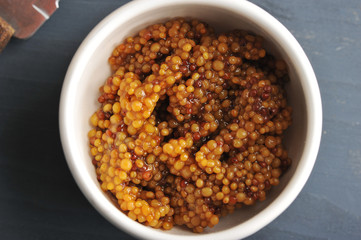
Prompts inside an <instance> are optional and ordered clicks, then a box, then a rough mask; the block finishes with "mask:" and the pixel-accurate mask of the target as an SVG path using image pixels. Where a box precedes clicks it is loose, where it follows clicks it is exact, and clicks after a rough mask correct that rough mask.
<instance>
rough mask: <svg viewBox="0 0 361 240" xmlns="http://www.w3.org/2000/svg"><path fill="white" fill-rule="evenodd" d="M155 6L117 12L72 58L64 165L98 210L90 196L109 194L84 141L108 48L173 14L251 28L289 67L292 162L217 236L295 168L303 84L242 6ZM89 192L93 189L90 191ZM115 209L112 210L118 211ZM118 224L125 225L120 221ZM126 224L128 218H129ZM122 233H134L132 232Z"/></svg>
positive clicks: (224, 222)
mask: <svg viewBox="0 0 361 240" xmlns="http://www.w3.org/2000/svg"><path fill="white" fill-rule="evenodd" d="M170 2H171V1H170ZM220 2H221V1H220ZM240 2H243V1H240ZM144 4H145V5H147V3H146V2H144ZM239 4H240V5H242V4H249V3H239ZM156 5H157V4H153V7H152V6H147V8H146V7H144V6H143V7H138V9H136V10H134V9H133V10H134V11H135V12H134V11H133V12H129V10H128V9H126V8H123V9H119V10H117V11H116V12H114V13H113V14H112V15H110V16H109V17H108V18H107V19H105V20H104V21H103V22H102V23H101V24H100V26H98V27H97V28H95V29H94V31H93V32H92V33H91V34H90V35H89V36H88V37H87V39H86V40H85V42H84V43H83V45H82V46H81V47H80V49H79V50H78V52H77V54H76V56H75V57H74V60H73V62H72V64H71V67H70V68H69V71H68V75H69V76H67V77H68V78H70V79H69V81H68V82H69V83H68V86H67V93H66V94H67V96H66V98H67V100H66V101H67V103H66V104H64V105H65V107H66V111H64V114H65V115H66V118H67V122H66V123H65V126H66V129H67V130H66V131H67V132H68V136H67V140H69V141H71V142H70V143H69V144H71V145H72V146H71V147H70V148H69V149H68V153H66V155H67V159H68V163H69V165H71V166H70V167H71V169H72V172H73V174H74V176H75V178H76V180H77V182H78V184H79V185H80V188H81V189H82V191H83V192H84V194H85V195H86V196H87V197H88V199H89V200H90V202H91V203H93V205H95V206H96V207H97V206H98V207H97V208H98V210H99V204H100V202H101V201H103V200H99V199H97V198H96V197H94V194H95V195H98V196H100V195H102V196H103V197H104V198H107V199H108V196H106V194H104V193H103V192H102V191H101V189H100V187H99V183H98V181H97V179H96V174H95V170H94V167H93V165H92V163H91V157H90V154H89V147H88V138H87V133H88V131H89V130H90V123H89V118H90V116H91V115H92V114H93V113H94V112H95V111H96V110H97V108H98V107H99V104H98V102H97V98H98V97H99V87H100V86H101V85H102V84H103V83H104V81H105V80H106V79H107V77H108V76H110V74H111V72H110V67H109V65H108V62H107V60H108V57H109V56H110V54H111V52H112V50H113V49H114V48H115V47H116V46H117V45H118V44H119V43H121V42H122V41H123V39H124V38H125V37H127V36H132V35H134V34H135V33H136V32H137V31H138V30H140V29H142V28H143V27H145V26H147V25H150V24H153V23H157V22H163V21H164V20H166V19H169V18H173V17H177V16H182V17H193V18H198V19H200V20H203V21H205V22H207V23H209V24H210V25H211V26H213V27H215V29H216V31H219V32H224V31H227V30H231V29H237V28H238V29H246V30H250V31H252V32H254V33H256V34H258V35H261V36H263V37H264V38H265V39H266V46H267V49H268V50H269V51H270V52H272V53H273V54H275V55H276V56H278V57H282V58H283V59H285V60H286V62H287V65H288V68H289V72H290V76H291V81H290V82H289V84H288V86H287V91H288V100H289V104H290V105H291V106H292V107H293V125H292V126H291V127H290V128H289V129H288V130H287V133H286V137H285V140H284V143H285V144H286V147H287V149H288V151H289V155H290V157H291V158H292V160H293V163H292V166H291V168H290V169H289V171H288V172H287V173H286V174H285V175H284V176H282V178H281V183H280V185H279V186H277V187H273V188H272V190H271V191H270V192H269V193H268V197H267V199H266V200H265V201H263V202H258V203H257V204H256V205H254V206H251V207H244V208H241V209H239V210H237V211H236V212H235V213H233V214H230V215H228V216H226V217H223V218H221V221H220V223H219V224H218V225H216V226H215V227H214V228H212V229H207V230H206V231H205V233H215V232H220V231H222V230H226V229H230V228H232V227H235V226H236V225H239V224H240V223H244V222H246V221H249V220H250V219H252V218H253V217H254V216H255V215H256V214H257V213H259V212H261V211H262V210H264V209H266V208H267V207H269V206H270V205H271V203H272V202H274V201H275V200H277V198H278V197H279V195H280V193H281V192H282V191H283V190H284V189H285V188H286V186H287V184H288V183H289V181H290V179H291V178H292V176H293V174H294V172H295V171H296V169H297V168H298V166H299V163H300V159H301V158H302V154H303V151H304V148H305V142H306V137H307V135H306V132H307V131H306V129H307V127H308V126H307V114H308V112H307V111H306V101H305V95H304V91H303V88H304V86H303V85H302V83H301V82H302V81H303V80H302V79H300V77H299V74H298V71H299V70H298V69H297V66H296V65H295V63H294V62H293V61H292V55H290V53H289V51H288V49H287V48H286V49H285V48H282V47H281V46H280V43H279V40H278V39H277V37H276V36H275V34H272V32H270V31H271V30H269V29H265V28H264V26H262V25H260V24H259V23H255V22H254V19H255V18H257V14H260V13H256V12H254V11H248V12H247V11H246V10H247V8H248V5H244V6H245V7H244V9H245V10H243V12H242V14H240V11H241V10H240V9H239V8H232V7H226V8H221V7H219V6H211V5H207V4H202V5H201V4H197V3H196V1H195V2H194V3H192V4H191V3H189V2H188V4H183V3H182V1H179V2H178V1H174V3H173V4H168V5H167V4H163V6H162V7H159V6H158V7H157V6H156ZM137 11H138V12H137ZM63 140H64V139H63ZM69 152H71V153H69ZM80 175H81V176H80ZM80 179H82V180H80ZM85 182H86V183H85ZM85 185H87V186H85ZM89 191H92V193H90V192H89ZM108 200H109V199H108ZM101 204H105V205H107V206H106V210H105V212H104V208H103V209H102V210H100V211H101V212H102V214H103V215H104V216H105V217H106V218H108V219H109V220H111V221H112V222H113V223H114V224H115V225H117V226H118V227H122V228H123V229H124V221H127V220H126V218H123V217H120V215H123V214H122V213H121V212H119V211H118V210H117V209H116V207H115V206H113V205H112V204H111V201H110V200H109V201H108V202H104V203H101ZM113 211H116V213H114V212H113ZM271 220H273V219H269V220H267V221H268V222H269V221H271ZM117 221H118V222H117ZM122 221H123V223H121V222H122ZM129 221H132V220H130V219H129ZM268 222H267V223H268ZM132 224H137V223H132ZM138 225H139V227H140V229H142V228H143V226H141V225H140V224H138ZM134 226H135V225H134ZM125 230H127V231H130V232H133V230H132V229H131V228H130V229H125ZM255 230H258V229H255ZM154 231H158V230H154ZM159 232H161V231H159ZM133 233H134V232H133ZM139 234H141V233H139ZM167 234H176V235H193V233H191V232H190V231H189V230H188V229H184V228H180V227H175V228H173V229H172V230H171V231H168V232H167ZM198 236H199V235H198Z"/></svg>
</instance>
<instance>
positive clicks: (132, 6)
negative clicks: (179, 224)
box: [59, 0, 322, 240]
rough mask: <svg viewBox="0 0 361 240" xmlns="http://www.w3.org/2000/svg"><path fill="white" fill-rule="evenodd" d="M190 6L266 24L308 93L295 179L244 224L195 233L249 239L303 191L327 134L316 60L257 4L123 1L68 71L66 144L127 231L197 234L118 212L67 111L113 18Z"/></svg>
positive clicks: (105, 211) (83, 179)
mask: <svg viewBox="0 0 361 240" xmlns="http://www.w3.org/2000/svg"><path fill="white" fill-rule="evenodd" d="M189 4H194V5H199V4H205V5H208V6H212V7H219V8H222V9H225V10H227V11H232V12H237V13H238V14H242V15H243V16H245V17H246V18H248V19H249V20H251V21H253V22H254V23H255V24H257V25H258V26H261V27H262V29H264V30H265V31H266V32H267V33H269V34H270V35H271V36H273V37H275V39H276V40H277V42H278V43H280V45H282V47H283V48H284V49H285V51H286V52H287V54H288V55H292V60H293V63H294V64H297V66H298V67H299V68H298V69H299V70H297V74H298V75H299V76H300V79H304V81H301V85H302V87H303V90H304V93H305V101H306V109H307V126H308V127H307V133H306V139H307V142H306V143H305V147H304V152H303V154H302V157H301V159H300V163H299V165H298V167H297V169H296V170H295V173H294V176H293V177H292V178H291V179H290V181H289V182H288V184H287V186H286V187H285V188H284V190H283V191H282V192H281V193H280V195H279V196H277V197H276V199H275V200H274V201H273V202H272V203H270V204H269V206H267V207H266V208H265V209H264V210H262V211H261V212H260V213H258V214H257V215H255V216H253V217H251V218H250V219H248V220H246V221H245V222H243V223H242V224H241V225H242V226H240V225H237V226H234V227H232V228H229V229H226V230H222V231H219V232H215V233H206V234H198V235H196V238H197V239H209V238H211V239H224V237H225V236H228V237H232V238H235V239H236V238H237V239H239V238H244V237H247V236H249V235H251V234H253V233H255V232H257V231H258V230H260V229H261V228H263V227H264V226H266V225H267V224H269V223H270V222H271V221H273V220H274V219H275V218H277V217H278V216H279V215H280V214H281V213H282V212H283V211H285V210H286V208H288V206H289V205H290V204H291V203H292V202H293V201H294V200H295V198H296V197H297V196H298V194H299V193H300V192H301V190H302V188H303V187H304V185H305V183H306V181H307V179H308V178H309V176H310V174H311V171H312V169H313V166H314V164H315V161H316V158H317V154H318V150H319V145H320V141H321V133H322V104H321V96H320V91H319V87H318V83H317V79H316V76H315V74H314V71H313V68H312V66H311V63H310V62H309V60H308V58H307V56H306V54H305V52H304V51H303V49H302V47H301V46H300V44H299V43H298V42H297V40H296V39H295V38H294V36H293V35H292V34H291V33H290V32H289V31H288V30H287V29H286V28H285V27H284V26H283V25H282V24H281V23H280V22H279V21H278V20H276V19H275V18H274V17H273V16H271V15H270V14H269V13H267V12H266V11H265V10H263V9H262V8H260V7H258V6H257V5H255V4H253V3H251V2H248V1H234V0H223V1H219V0H172V1H169V0H157V1H147V0H137V1H132V2H129V3H127V4H124V5H123V6H121V7H119V8H118V9H116V10H115V11H113V12H112V13H110V14H109V15H108V16H106V17H105V18H104V19H103V20H102V21H101V22H99V23H98V24H97V25H96V26H95V27H94V28H93V30H91V32H90V33H89V34H88V36H87V37H86V38H85V39H84V41H83V42H82V43H81V45H80V47H79V48H78V50H77V51H76V53H75V55H74V57H73V59H72V61H71V63H70V65H69V68H68V70H67V73H66V76H65V79H64V83H63V86H62V90H61V97H60V105H59V129H60V137H61V143H62V147H63V150H64V154H65V158H66V161H67V164H68V167H69V169H70V171H71V173H72V175H73V177H74V179H75V181H76V183H77V185H78V186H79V188H80V190H81V191H82V192H83V194H84V195H85V196H86V198H87V199H88V201H89V202H90V203H91V204H92V205H93V207H94V208H96V209H97V210H98V212H99V213H101V214H102V215H103V216H104V217H105V218H106V219H107V220H108V221H110V222H111V223H112V224H114V225H115V226H117V227H118V228H121V229H122V230H124V231H126V232H127V233H129V234H131V235H133V236H137V237H140V238H154V237H153V236H156V238H157V239H169V238H173V239H175V240H176V239H192V238H194V236H195V235H175V234H171V233H169V232H166V231H156V230H154V229H153V228H150V227H146V226H144V225H142V224H139V223H137V222H135V221H133V220H131V219H129V218H128V217H127V216H126V215H125V214H122V213H120V211H119V214H118V213H114V211H113V210H114V208H115V207H114V206H113V205H112V204H111V203H110V202H109V201H108V200H107V199H106V198H105V197H104V195H102V194H100V192H99V190H100V188H99V186H98V187H96V186H94V185H92V184H89V180H90V179H91V177H90V175H89V174H87V173H85V172H84V169H83V168H82V166H81V164H80V163H79V162H77V161H76V156H74V152H73V151H74V150H73V149H74V146H76V145H77V144H76V143H74V140H73V139H72V132H71V131H72V130H73V129H71V127H69V124H71V116H69V115H68V114H67V109H70V108H71V106H72V103H73V102H72V98H73V97H74V94H75V89H72V85H74V83H75V82H76V81H77V79H80V78H79V77H80V75H81V74H80V72H82V71H78V69H83V68H84V67H85V63H84V62H83V61H80V60H81V59H88V57H89V56H90V55H91V51H92V50H91V47H92V46H95V45H97V42H101V40H102V39H103V38H104V37H105V36H106V35H107V33H109V32H111V31H112V30H113V29H114V28H115V26H112V24H110V23H111V22H113V21H115V20H116V22H118V23H119V22H120V23H121V22H125V21H126V20H127V19H130V18H132V17H135V16H137V15H138V14H141V13H144V12H148V11H151V10H154V9H156V8H158V7H164V6H171V5H189ZM256 12H258V14H254V13H256ZM119 16H122V18H123V19H122V20H119ZM300 69H302V70H300ZM154 234H156V235H154Z"/></svg>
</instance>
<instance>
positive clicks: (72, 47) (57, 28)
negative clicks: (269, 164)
mask: <svg viewBox="0 0 361 240" xmlns="http://www.w3.org/2000/svg"><path fill="white" fill-rule="evenodd" d="M126 2H128V1H121V0H106V1H105V0H88V1H85V0H62V1H60V9H59V10H58V11H57V12H56V13H55V14H54V16H53V17H52V18H51V19H50V20H49V21H48V22H46V23H45V25H44V26H43V27H42V28H41V29H40V30H39V31H38V32H37V33H36V34H35V35H34V36H33V37H32V38H31V39H29V40H26V41H22V40H16V39H13V40H12V41H11V42H10V44H9V45H8V46H7V48H6V49H5V50H4V52H3V53H1V54H0V103H1V104H0V191H1V194H0V239H79V240H80V239H87V240H88V239H133V238H132V237H130V236H129V235H127V234H126V233H123V232H121V231H120V230H118V229H116V228H115V227H113V226H112V225H111V224H109V223H108V222H107V221H106V220H105V219H103V218H102V217H101V216H100V215H99V214H98V213H97V212H96V211H95V210H94V209H93V207H92V206H90V204H89V203H88V202H87V200H86V199H85V198H84V197H83V195H82V194H81V192H80V191H79V189H78V187H77V186H76V184H75V182H74V181H73V178H72V176H71V174H70V172H69V170H68V168H67V165H66V163H65V159H64V155H63V153H62V148H61V145H60V139H59V132H58V104H59V97H60V91H61V86H62V83H63V79H64V76H65V72H66V69H67V67H68V65H69V63H70V60H71V58H72V56H73V54H74V53H75V51H76V49H77V47H78V46H79V44H80V43H81V41H82V40H83V39H84V37H85V36H86V35H87V33H88V32H89V31H90V30H91V29H92V28H93V27H94V26H95V25H96V24H97V23H98V22H99V21H100V20H101V19H102V18H103V17H105V16H106V15H107V14H109V13H110V12H112V11H113V10H114V9H116V8H117V7H119V6H121V5H122V4H124V3H126ZM252 2H254V3H256V4H258V5H259V6H261V7H262V8H264V9H265V10H267V11H268V12H270V13H271V14H272V15H274V16H275V17H276V18H277V19H278V20H279V21H281V22H282V23H283V24H284V25H285V26H286V27H287V28H288V29H289V30H290V31H291V32H292V33H293V34H294V36H295V37H296V38H297V39H298V41H299V42H300V44H301V45H302V47H303V48H304V50H305V52H306V54H307V55H308V57H309V59H310V61H311V63H312V65H313V67H314V70H315V72H316V75H317V78H318V81H319V85H320V89H321V95H322V100H323V111H324V120H323V124H324V125H323V135H322V142H321V148H320V152H319V155H318V158H317V162H316V165H315V168H314V170H313V172H312V175H311V177H310V179H309V181H308V182H307V184H306V186H305V188H304V189H303V190H302V192H301V193H300V195H299V197H298V198H297V199H296V200H295V201H294V203H293V204H292V205H291V206H290V207H289V208H288V209H287V210H286V211H285V212H284V213H283V214H282V215H281V216H280V217H278V218H277V219H276V220H275V221H273V222H272V223H271V224H269V225H268V226H266V227H265V228H264V229H262V230H261V231H259V232H257V233H256V234H254V235H253V236H251V237H250V238H249V239H360V238H361V204H360V200H361V124H360V123H361V95H360V92H361V80H360V76H361V2H360V1H359V0H347V1H341V0H332V1H326V0H322V1H319V0H304V1H287V0H278V1H272V0H253V1H252Z"/></svg>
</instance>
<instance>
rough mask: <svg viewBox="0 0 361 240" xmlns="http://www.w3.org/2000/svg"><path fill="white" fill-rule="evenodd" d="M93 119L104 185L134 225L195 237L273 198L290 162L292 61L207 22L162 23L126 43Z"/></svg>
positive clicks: (95, 155)
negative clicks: (285, 138)
mask: <svg viewBox="0 0 361 240" xmlns="http://www.w3.org/2000/svg"><path fill="white" fill-rule="evenodd" d="M109 64H110V66H111V69H112V71H113V73H112V76H111V77H109V78H108V79H107V80H106V81H105V83H104V85H103V86H102V87H101V88H100V96H99V97H98V102H99V104H100V105H99V109H98V110H97V111H96V112H95V113H94V114H93V115H92V116H91V117H90V123H91V126H92V129H91V130H90V131H89V133H88V137H89V146H90V154H91V156H92V163H93V165H94V166H95V170H96V174H97V178H98V180H99V182H100V186H101V188H102V189H103V190H104V191H107V192H110V193H111V194H112V195H113V196H114V199H115V201H116V202H117V204H118V205H119V208H120V209H121V211H123V212H124V213H125V214H127V215H128V216H129V218H131V219H133V220H135V221H138V222H140V223H143V224H145V225H147V226H151V227H154V228H161V229H164V230H169V229H171V228H172V227H173V226H175V225H185V226H187V227H188V228H190V229H192V230H193V231H194V232H203V230H204V228H206V227H213V226H215V225H216V224H218V222H219V220H220V217H221V216H224V215H226V214H231V213H232V212H233V211H234V209H235V208H237V207H241V206H242V205H251V204H255V203H256V202H257V201H263V200H265V199H266V197H267V192H268V191H269V190H270V189H271V187H272V186H276V185H278V184H279V182H280V177H281V176H282V174H283V173H284V171H285V170H286V169H287V167H288V166H289V165H290V164H291V160H290V159H289V157H288V154H287V151H286V150H285V149H284V147H283V144H282V134H283V132H284V131H285V130H286V129H287V128H288V126H290V124H291V121H292V119H291V116H292V109H291V108H290V107H289V106H288V105H287V99H286V97H285V90H284V88H283V85H284V79H287V78H288V76H287V74H288V73H287V65H286V63H285V62H284V61H283V60H282V59H275V58H274V57H272V56H271V55H270V54H268V53H266V50H265V49H264V48H263V45H262V38H260V37H258V36H255V35H253V34H251V33H248V32H246V31H243V30H234V31H231V32H228V33H223V34H216V33H215V32H214V30H213V29H212V28H211V27H210V26H208V25H207V24H205V23H202V22H200V21H199V20H197V19H183V18H177V19H171V20H169V21H167V22H165V23H159V24H153V25H150V26H148V27H146V28H144V29H143V30H141V31H139V33H138V34H137V35H135V36H133V37H128V38H127V39H126V40H125V41H124V42H123V43H121V44H119V46H117V47H116V48H115V49H114V51H113V52H112V55H111V56H110V57H109Z"/></svg>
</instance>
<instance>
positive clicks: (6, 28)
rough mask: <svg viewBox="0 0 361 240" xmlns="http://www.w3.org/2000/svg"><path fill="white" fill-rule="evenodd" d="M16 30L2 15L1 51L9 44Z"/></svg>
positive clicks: (0, 22)
mask: <svg viewBox="0 0 361 240" xmlns="http://www.w3.org/2000/svg"><path fill="white" fill-rule="evenodd" d="M14 32H15V30H14V28H13V27H11V25H10V24H8V23H7V22H6V21H5V20H4V19H3V18H1V17H0V53H1V51H2V50H3V49H4V48H5V46H6V45H7V44H8V42H9V40H10V38H11V36H12V35H13V34H14Z"/></svg>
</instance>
